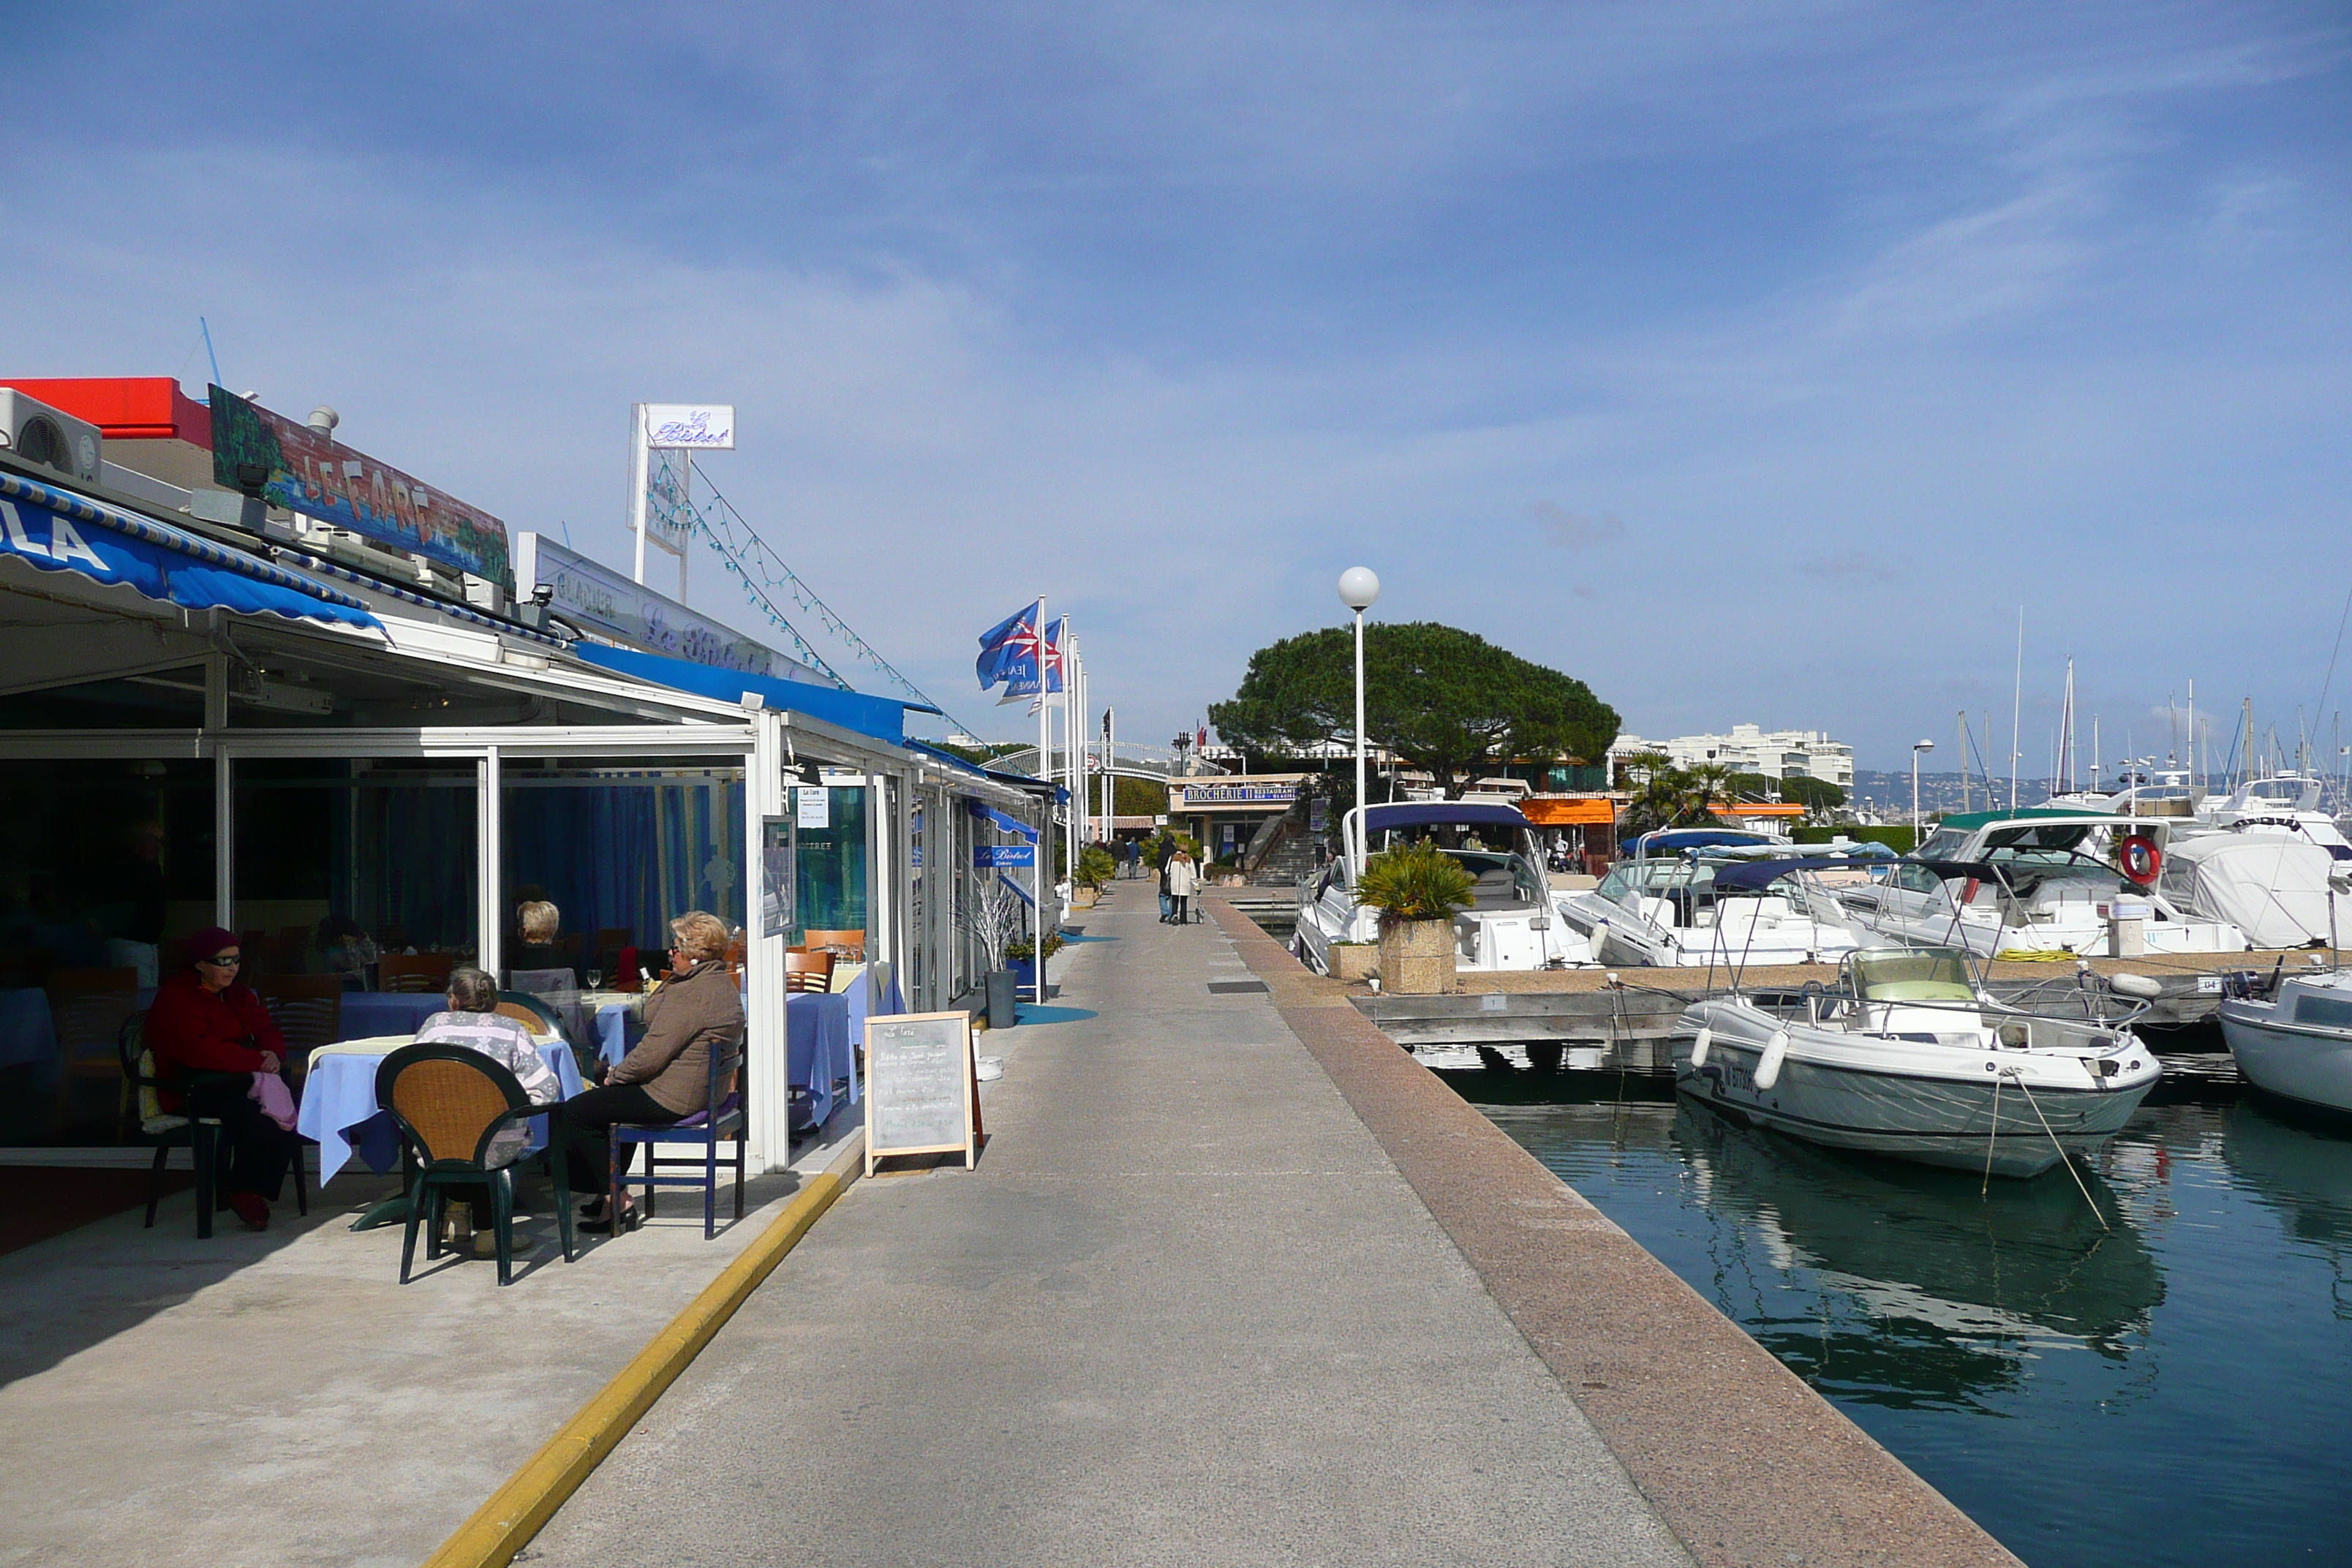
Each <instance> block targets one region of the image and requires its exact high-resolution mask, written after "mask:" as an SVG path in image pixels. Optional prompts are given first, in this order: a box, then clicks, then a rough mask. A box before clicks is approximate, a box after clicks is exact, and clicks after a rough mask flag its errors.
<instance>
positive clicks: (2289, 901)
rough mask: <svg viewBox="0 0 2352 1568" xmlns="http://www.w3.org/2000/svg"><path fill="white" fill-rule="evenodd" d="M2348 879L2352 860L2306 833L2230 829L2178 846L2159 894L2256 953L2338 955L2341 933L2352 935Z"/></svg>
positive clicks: (2168, 856) (2179, 841)
mask: <svg viewBox="0 0 2352 1568" xmlns="http://www.w3.org/2000/svg"><path fill="white" fill-rule="evenodd" d="M2330 831H2333V829H2332V828H2331V829H2330ZM2347 873H2352V860H2339V859H2337V858H2335V857H2334V856H2333V855H2332V854H2330V853H2329V852H2328V849H2327V847H2326V846H2325V845H2323V844H2319V843H2315V842H2314V841H2313V840H2312V839H2311V838H2309V837H2306V836H2305V835H2304V834H2302V833H2281V832H2271V831H2263V830H2260V829H2254V828H2233V829H2227V830H2216V831H2213V832H2208V833H2194V834H2190V835H2189V836H2188V837H2179V838H2175V839H2173V840H2172V842H2171V844H2170V846H2169V847H2168V848H2167V849H2166V850H2165V852H2164V857H2163V861H2162V869H2161V870H2160V871H2159V872H2158V876H2157V880H2156V887H2157V891H2158V892H2159V893H2161V894H2162V895H2163V896H2164V898H2165V900H2167V902H2168V903H2169V904H2171V905H2172V906H2173V907H2174V908H2176V909H2179V910H2183V911H2185V912H2186V913H2187V914H2189V916H2190V917H2191V918H2192V919H2195V918H2203V919H2208V920H2216V921H2228V922H2229V923H2231V924H2232V925H2234V926H2236V927H2237V928H2238V929H2239V930H2240V931H2243V932H2245V934H2246V941H2247V942H2248V943H2249V944H2251V945H2252V946H2254V947H2333V946H2335V945H2336V940H2337V933H2338V932H2339V931H2342V932H2346V933H2352V891H2347V888H2346V877H2347Z"/></svg>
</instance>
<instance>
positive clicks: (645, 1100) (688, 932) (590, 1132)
mask: <svg viewBox="0 0 2352 1568" xmlns="http://www.w3.org/2000/svg"><path fill="white" fill-rule="evenodd" d="M669 931H670V942H671V947H670V950H669V957H670V966H669V967H670V979H669V981H668V983H667V984H665V985H664V986H663V987H662V988H661V989H660V990H659V991H656V992H655V993H654V994H652V995H651V996H648V997H646V1033H645V1037H644V1038H643V1039H641V1040H639V1041H638V1042H637V1043H636V1046H635V1048H633V1049H632V1050H631V1051H630V1052H629V1054H628V1055H627V1056H625V1057H624V1058H621V1061H620V1065H618V1066H617V1067H615V1068H613V1070H612V1072H611V1073H610V1074H609V1075H608V1076H607V1077H606V1078H605V1080H604V1083H603V1084H602V1085H601V1086H600V1087H598V1088H595V1089H587V1090H585V1091H583V1092H582V1093H580V1094H576V1095H573V1096H572V1098H571V1099H570V1100H566V1101H565V1102H564V1107H563V1109H564V1114H565V1118H566V1120H567V1121H569V1122H570V1124H571V1129H572V1143H571V1149H570V1158H569V1161H568V1163H569V1165H570V1172H569V1174H570V1176H571V1185H572V1191H573V1192H575V1193H593V1194H598V1195H597V1197H596V1198H595V1200H594V1201H593V1202H592V1203H590V1204H589V1205H587V1206H586V1207H585V1208H584V1209H583V1210H582V1217H583V1220H584V1221H585V1225H586V1228H587V1229H589V1230H593V1231H606V1230H612V1229H614V1228H615V1218H616V1216H614V1215H609V1214H607V1213H605V1204H606V1199H605V1197H604V1194H605V1192H606V1191H607V1190H608V1189H609V1187H610V1186H611V1184H612V1164H613V1127H614V1123H616V1122H635V1123H644V1124H646V1125H649V1126H655V1127H667V1126H668V1125H670V1124H671V1123H672V1122H675V1121H680V1120H682V1119H684V1118H686V1117H688V1116H692V1115H693V1114H694V1113H695V1112H697V1111H698V1110H708V1109H709V1100H710V1053H711V1051H712V1050H713V1049H714V1048H717V1047H730V1048H732V1049H733V1050H735V1051H736V1052H737V1053H738V1055H739V1058H740V1052H741V1050H742V1046H743V998H742V997H741V996H740V994H738V993H737V992H736V989H735V977H734V976H733V975H732V974H730V973H728V972H727V963H726V956H727V940H728V932H727V927H726V925H725V923H724V922H722V921H720V920H719V917H718V916H716V915H711V914H706V913H704V912H703V911H702V910H693V911H691V912H689V913H687V914H683V915H680V916H678V917H677V919H676V920H674V921H670V922H669ZM617 1221H618V1226H617V1228H619V1229H621V1230H623V1231H629V1230H635V1228H636V1227H637V1223H638V1214H637V1205H636V1204H635V1202H634V1201H633V1200H631V1199H630V1198H629V1197H628V1196H627V1195H626V1194H623V1196H622V1199H621V1212H620V1214H619V1215H618V1216H617Z"/></svg>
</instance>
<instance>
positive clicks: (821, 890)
mask: <svg viewBox="0 0 2352 1568" xmlns="http://www.w3.org/2000/svg"><path fill="white" fill-rule="evenodd" d="M815 790H823V791H824V795H825V809H824V817H825V822H824V826H822V827H819V826H814V824H813V821H812V820H811V819H809V818H802V819H801V827H800V830H799V831H800V865H799V878H800V907H799V910H798V911H797V913H798V917H799V920H800V924H799V926H798V927H797V928H796V929H795V930H794V931H793V942H799V941H800V940H801V939H802V937H803V935H804V934H805V933H806V932H809V931H864V930H865V929H866V786H865V785H863V784H829V785H828V784H803V785H800V786H798V787H796V788H795V789H794V790H793V795H795V796H796V797H799V799H797V800H796V801H795V805H799V804H801V802H803V801H804V800H805V798H806V796H807V795H809V794H810V793H811V792H813V791H815Z"/></svg>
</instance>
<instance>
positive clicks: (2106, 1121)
mask: <svg viewBox="0 0 2352 1568" xmlns="http://www.w3.org/2000/svg"><path fill="white" fill-rule="evenodd" d="M2069 979H2070V980H2071V981H2073V982H2074V983H2073V984H2071V985H2069V986H2067V987H2065V988H2064V989H2063V990H2059V991H2054V992H2044V993H2043V995H2044V996H2045V998H2046V1000H2047V1003H2048V1005H2047V1006H2044V1007H2037V1008H2032V1009H2028V1008H2026V1007H2022V1006H2019V1005H2012V1004H2010V1003H2005V1002H2002V1001H2000V1000H1997V999H1996V998H1994V997H1993V996H1991V995H1990V994H1988V993H1987V992H1986V990H1985V988H1984V986H1983V984H1982V983H1981V982H1980V981H1979V978H1978V977H1977V974H1976V973H1975V970H1974V967H1973V963H1972V960H1971V955H1970V954H1969V952H1968V951H1967V950H1965V949H1962V948H1957V947H1941V948H1937V947H1923V948H1872V949H1866V950H1864V951H1863V952H1854V953H1850V954H1848V955H1847V956H1846V958H1845V960H1844V962H1843V963H1841V964H1840V965H1839V978H1838V984H1837V986H1836V987H1835V988H1834V989H1823V988H1821V987H1819V986H1818V985H1809V986H1807V987H1806V988H1805V990H1803V991H1802V992H1785V993H1780V994H1777V995H1772V994H1767V995H1762V996H1759V995H1732V996H1728V997H1717V998H1711V999H1709V1000H1707V1001H1704V1002H1698V1003H1695V1004H1693V1005H1691V1006H1690V1007H1688V1008H1686V1009H1685V1011H1684V1013H1683V1016H1682V1019H1681V1022H1680V1024H1679V1025H1678V1026H1676V1029H1675V1039H1674V1042H1673V1047H1672V1049H1673V1057H1674V1068H1675V1089H1676V1090H1677V1091H1679V1092H1680V1093H1682V1094H1684V1095H1686V1096H1688V1097H1689V1098H1690V1099H1692V1100H1696V1101H1698V1102H1699V1103H1701V1104H1703V1105H1706V1106H1707V1107H1709V1108H1711V1109H1713V1110H1717V1111H1718V1112H1720V1113H1721V1114H1723V1115H1724V1116H1725V1117H1727V1118H1728V1119H1729V1120H1731V1121H1737V1122H1740V1123H1742V1124H1745V1125H1751V1126H1757V1127H1766V1128H1770V1129H1771V1130H1773V1131H1778V1132H1783V1133H1786V1134H1788V1135H1789V1136H1790V1137H1792V1138H1801V1139H1804V1140H1806V1141H1807V1142H1813V1143H1822V1144H1826V1145H1828V1146H1830V1147H1832V1148H1836V1149H1852V1150H1858V1151H1862V1152H1867V1153H1874V1154H1886V1155H1892V1156H1894V1157H1895V1158H1897V1159H1904V1160H1915V1161H1917V1162H1919V1163H1923V1164H1929V1165H1946V1166H1952V1167H1956V1168H1958V1169H1963V1170H1970V1171H1985V1172H1988V1173H1990V1174H1992V1175H1997V1176H2034V1175H2039V1174H2041V1173H2042V1172H2044V1171H2046V1170H2048V1169H2050V1167H2052V1166H2053V1165H2055V1164H2057V1163H2059V1161H2061V1160H2062V1159H2064V1158H2067V1157H2068V1156H2071V1155H2077V1154H2081V1155H2088V1154H2091V1153H2093V1152H2095V1151H2097V1150H2098V1148H2099V1147H2100V1146H2101V1145H2103V1144H2105V1142H2107V1140H2109V1139H2110V1138H2113V1137H2114V1136H2115V1135H2116V1132H2117V1131H2120V1130H2121V1129H2122V1127H2123V1124H2124V1123H2125V1121H2127V1120H2128V1119H2129V1118H2130V1116H2131V1113H2132V1112H2133V1111H2134V1110H2137V1108H2138V1106H2139V1102H2140V1101H2141V1100H2143V1099H2145V1098H2146V1097H2147V1091H2148V1090H2149V1089H2152V1088H2154V1087H2155V1085H2156V1080H2157V1079H2158V1076H2159V1075H2160V1073H2161V1071H2162V1069H2161V1068H2158V1065H2157V1060H2156V1057H2155V1054H2154V1053H2153V1052H2151V1051H2149V1050H2148V1049H2147V1047H2146V1046H2144V1045H2142V1044H2141V1043H2140V1041H2139V1039H2138V1037H2137V1036H2136V1035H2134V1034H2133V1033H2132V1030H2131V1026H2130V1021H2131V1019H2132V1018H2134V1017H2136V1016H2138V1015H2139V1014H2140V1013H2141V1012H2144V1011H2145V1010H2146V1008H2147V997H2149V996H2151V995H2153V994H2155V991H2156V983H2155V982H2153V981H2150V980H2147V979H2144V978H2142V977H2139V976H2134V975H2117V976H2115V977H2113V978H2112V979H2111V980H2110V981H2109V982H2108V983H2107V984H2105V985H2100V984H2095V982H2093V981H2092V980H2091V979H2090V978H2089V977H2088V976H2082V977H2074V976H2070V977H2069Z"/></svg>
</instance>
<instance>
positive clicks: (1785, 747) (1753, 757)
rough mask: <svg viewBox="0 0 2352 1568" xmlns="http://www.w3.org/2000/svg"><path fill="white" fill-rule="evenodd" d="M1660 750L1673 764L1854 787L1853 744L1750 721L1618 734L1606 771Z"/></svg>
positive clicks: (1614, 769)
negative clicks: (1649, 734) (1673, 732)
mask: <svg viewBox="0 0 2352 1568" xmlns="http://www.w3.org/2000/svg"><path fill="white" fill-rule="evenodd" d="M1645 752H1646V753H1656V752H1664V753H1665V755H1666V756H1667V757H1668V758H1669V759H1670V760H1671V761H1672V762H1673V763H1674V764H1675V766H1676V767H1678V768H1690V767H1696V766H1698V765H1699V764H1700V763H1721V764H1723V765H1724V766H1725V767H1727V768H1729V769H1731V770H1732V771H1733V772H1734V773H1762V774H1763V775H1764V776H1765V777H1767V778H1775V779H1783V778H1787V777H1789V776H1790V774H1802V775H1805V776H1809V777H1811V778H1817V779H1819V780H1821V781H1822V783H1823V784H1835V785H1837V786H1838V788H1840V789H1843V790H1850V789H1852V788H1853V747H1852V746H1849V745H1847V744H1845V743H1844V742H1841V741H1832V740H1831V739H1830V738H1829V736H1828V735H1827V734H1825V733H1824V732H1822V731H1819V730H1772V731H1766V730H1763V729H1761V728H1759V727H1758V726H1757V725H1754V724H1734V725H1733V726H1732V727H1731V733H1729V734H1727V735H1678V736H1676V737H1675V739H1673V740H1671V741H1645V740H1643V739H1642V737H1641V736H1639V735H1619V736H1618V737H1617V741H1616V743H1615V744H1614V745H1612V746H1611V747H1610V748H1609V771H1610V775H1611V776H1612V778H1613V777H1615V776H1616V772H1617V766H1618V764H1619V763H1622V762H1623V761H1624V760H1625V759H1626V758H1627V757H1631V756H1637V755H1641V754H1643V753H1645Z"/></svg>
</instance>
